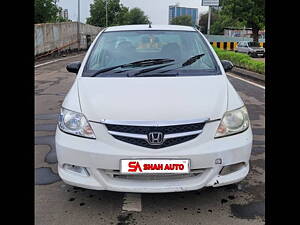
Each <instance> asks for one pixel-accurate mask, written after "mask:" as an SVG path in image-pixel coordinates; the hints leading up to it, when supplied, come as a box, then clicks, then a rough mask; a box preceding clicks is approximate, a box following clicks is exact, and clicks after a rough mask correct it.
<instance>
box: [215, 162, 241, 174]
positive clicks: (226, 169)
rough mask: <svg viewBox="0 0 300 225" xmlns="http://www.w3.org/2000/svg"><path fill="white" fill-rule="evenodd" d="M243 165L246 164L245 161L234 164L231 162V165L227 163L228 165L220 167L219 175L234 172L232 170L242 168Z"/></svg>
mask: <svg viewBox="0 0 300 225" xmlns="http://www.w3.org/2000/svg"><path fill="white" fill-rule="evenodd" d="M245 166H246V163H244V162H241V163H236V164H231V165H228V166H224V167H223V168H222V169H221V171H220V173H219V174H220V175H221V176H224V175H227V174H230V173H234V172H236V171H238V170H240V169H242V168H243V167H245Z"/></svg>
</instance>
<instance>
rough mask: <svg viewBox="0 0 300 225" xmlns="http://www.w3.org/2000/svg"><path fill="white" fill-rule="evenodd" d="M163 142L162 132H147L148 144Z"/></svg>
mask: <svg viewBox="0 0 300 225" xmlns="http://www.w3.org/2000/svg"><path fill="white" fill-rule="evenodd" d="M163 142H164V134H163V133H162V132H151V133H149V134H148V143H149V144H150V145H161V144H162V143H163Z"/></svg>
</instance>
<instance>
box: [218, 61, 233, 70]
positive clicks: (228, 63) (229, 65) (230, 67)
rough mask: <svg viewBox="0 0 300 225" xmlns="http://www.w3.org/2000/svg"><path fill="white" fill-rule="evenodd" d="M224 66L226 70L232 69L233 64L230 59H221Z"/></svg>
mask: <svg viewBox="0 0 300 225" xmlns="http://www.w3.org/2000/svg"><path fill="white" fill-rule="evenodd" d="M221 63H222V66H223V68H224V70H225V72H227V71H230V70H232V68H233V64H232V62H231V61H229V60H221Z"/></svg>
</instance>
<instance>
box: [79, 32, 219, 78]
mask: <svg viewBox="0 0 300 225" xmlns="http://www.w3.org/2000/svg"><path fill="white" fill-rule="evenodd" d="M198 55H201V57H198V58H197V60H195V62H192V63H191V64H189V63H188V64H187V65H185V66H182V65H183V64H184V63H185V62H186V61H187V60H188V59H190V58H191V57H196V56H198ZM145 60H146V62H147V63H145V62H144V61H145ZM140 61H143V64H142V66H141V63H140ZM136 62H138V63H136ZM128 64H129V66H128ZM157 64H160V67H159V68H158V69H156V68H154V67H158V65H157ZM119 65H126V69H124V68H123V67H118V66H119ZM141 67H143V68H141ZM145 67H147V69H148V68H149V69H148V71H147V73H155V74H158V73H160V72H165V71H166V70H168V71H172V72H174V71H176V74H177V75H178V76H181V75H182V76H184V75H218V74H220V69H219V67H218V65H217V62H216V60H215V58H214V56H213V54H212V52H211V51H210V49H209V48H208V45H207V43H206V42H205V41H204V39H203V37H201V35H200V34H199V33H198V32H196V31H158V30H153V31H113V32H104V33H102V34H101V35H100V37H99V38H98V40H97V42H96V43H95V45H94V47H93V49H92V51H91V54H90V56H89V58H88V60H87V63H86V66H85V68H84V72H83V75H82V76H86V77H88V76H92V75H93V74H94V75H95V73H97V71H98V72H99V71H101V72H99V74H97V77H101V76H104V74H105V76H106V77H107V76H126V74H127V73H128V71H139V70H141V69H145ZM152 67H153V69H152ZM104 71H105V72H104ZM127 75H128V74H127Z"/></svg>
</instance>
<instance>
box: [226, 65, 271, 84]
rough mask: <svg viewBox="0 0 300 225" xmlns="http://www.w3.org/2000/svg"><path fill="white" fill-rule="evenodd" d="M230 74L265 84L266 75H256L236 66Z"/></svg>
mask: <svg viewBox="0 0 300 225" xmlns="http://www.w3.org/2000/svg"><path fill="white" fill-rule="evenodd" d="M230 72H231V73H233V74H236V75H238V76H241V77H245V78H248V79H251V80H253V81H258V82H259V83H263V84H264V83H265V75H263V74H259V73H255V72H252V71H249V70H245V69H242V68H239V67H236V66H235V67H233V69H232V70H231V71H230Z"/></svg>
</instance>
